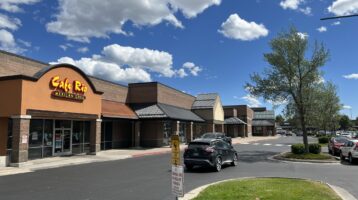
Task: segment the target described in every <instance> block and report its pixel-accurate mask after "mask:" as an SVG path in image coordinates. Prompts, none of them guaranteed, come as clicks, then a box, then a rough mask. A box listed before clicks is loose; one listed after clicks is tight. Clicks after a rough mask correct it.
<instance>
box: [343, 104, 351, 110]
mask: <svg viewBox="0 0 358 200" xmlns="http://www.w3.org/2000/svg"><path fill="white" fill-rule="evenodd" d="M343 109H346V110H350V109H352V106H349V105H343Z"/></svg>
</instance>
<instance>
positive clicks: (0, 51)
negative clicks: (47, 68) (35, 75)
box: [0, 50, 49, 65]
mask: <svg viewBox="0 0 358 200" xmlns="http://www.w3.org/2000/svg"><path fill="white" fill-rule="evenodd" d="M0 53H4V54H7V55H10V56H15V57H18V58H21V59H24V60H28V61H32V62H37V63H39V64H42V65H49V64H48V63H45V62H42V61H39V60H35V59H32V58H28V57H25V56H21V55H18V54H14V53H11V52H8V51H4V50H0Z"/></svg>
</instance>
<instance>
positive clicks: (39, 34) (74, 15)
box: [0, 0, 358, 118]
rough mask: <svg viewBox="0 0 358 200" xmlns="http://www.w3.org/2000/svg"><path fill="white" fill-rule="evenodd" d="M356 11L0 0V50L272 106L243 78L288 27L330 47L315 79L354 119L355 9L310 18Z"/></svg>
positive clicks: (343, 0)
mask: <svg viewBox="0 0 358 200" xmlns="http://www.w3.org/2000/svg"><path fill="white" fill-rule="evenodd" d="M357 13H358V1H357V0H235V1H234V0H200V1H199V0H196V1H193V0H146V1H144V0H132V1H128V0H101V1H97V0H59V1H49V0H47V1H46V0H1V1H0V48H1V49H3V50H6V51H11V52H14V53H17V54H21V55H24V56H26V57H30V58H33V59H37V60H40V61H43V62H68V63H71V64H74V65H76V66H78V67H80V68H81V69H83V70H84V71H85V72H86V73H88V74H91V75H94V76H98V77H101V78H103V79H108V80H111V81H117V82H120V83H125V84H126V83H128V82H138V81H159V82H162V83H164V84H167V85H170V86H172V87H175V88H178V89H179V90H182V91H185V92H187V93H189V94H192V95H196V94H198V93H206V92H218V93H219V94H220V96H221V98H222V102H223V104H226V105H228V104H249V105H252V106H258V105H261V106H267V107H269V108H271V107H272V106H271V105H270V104H269V103H267V102H264V101H263V100H262V99H255V98H253V97H250V96H248V94H247V93H246V91H245V90H244V88H243V86H244V84H245V82H247V81H249V75H250V74H252V73H253V72H261V71H262V70H263V69H264V67H267V63H266V62H265V61H264V60H263V53H267V52H270V48H269V45H268V43H269V41H270V40H271V39H272V38H274V37H275V36H277V34H278V33H279V32H282V31H285V30H288V29H289V27H290V26H295V27H296V28H297V29H298V30H299V31H300V32H302V33H304V34H307V36H308V39H309V41H310V43H311V44H313V43H314V42H315V41H319V42H323V43H324V44H325V45H326V47H327V48H328V49H329V50H330V53H331V57H330V60H329V61H328V62H327V64H326V65H325V66H324V67H323V68H322V69H323V70H324V79H325V80H326V81H327V80H329V81H333V82H334V83H335V84H336V85H337V86H338V94H339V96H340V99H341V103H342V104H343V105H345V108H346V109H344V110H342V113H346V114H348V115H349V116H350V114H351V113H352V116H353V117H354V118H355V117H356V116H357V113H358V94H357V93H356V92H355V91H356V88H357V87H356V86H357V84H358V54H357V53H358V38H357V35H358V26H357V25H358V17H356V18H346V19H341V20H328V21H321V20H319V19H320V18H321V17H328V16H336V15H346V14H357ZM281 109H282V106H281V108H278V109H277V111H276V112H280V111H281Z"/></svg>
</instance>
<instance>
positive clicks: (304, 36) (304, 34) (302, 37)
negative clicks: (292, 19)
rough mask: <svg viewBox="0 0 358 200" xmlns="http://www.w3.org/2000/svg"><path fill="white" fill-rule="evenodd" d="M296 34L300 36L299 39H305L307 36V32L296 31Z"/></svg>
mask: <svg viewBox="0 0 358 200" xmlns="http://www.w3.org/2000/svg"><path fill="white" fill-rule="evenodd" d="M297 35H298V36H300V38H301V39H307V38H308V36H309V35H308V33H302V32H298V33H297Z"/></svg>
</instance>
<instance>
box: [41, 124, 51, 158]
mask: <svg viewBox="0 0 358 200" xmlns="http://www.w3.org/2000/svg"><path fill="white" fill-rule="evenodd" d="M44 126H45V127H44V136H43V138H44V140H43V146H44V147H43V157H50V156H52V148H53V120H45V122H44Z"/></svg>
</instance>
